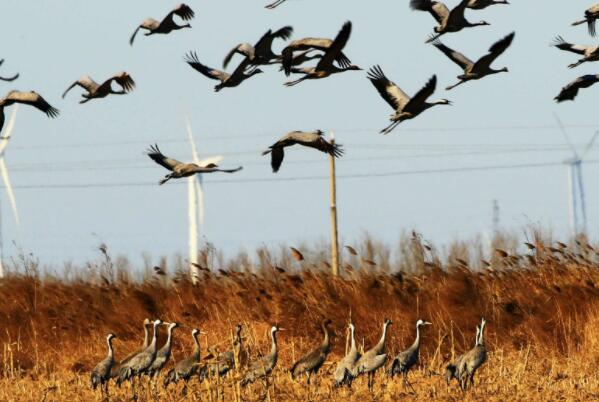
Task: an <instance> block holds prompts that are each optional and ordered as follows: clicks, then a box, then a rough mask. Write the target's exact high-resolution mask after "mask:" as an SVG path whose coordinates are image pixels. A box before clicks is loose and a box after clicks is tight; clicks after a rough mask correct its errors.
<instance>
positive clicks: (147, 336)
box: [110, 318, 152, 378]
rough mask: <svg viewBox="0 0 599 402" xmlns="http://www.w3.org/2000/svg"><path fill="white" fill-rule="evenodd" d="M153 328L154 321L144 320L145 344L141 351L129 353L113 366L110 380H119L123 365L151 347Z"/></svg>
mask: <svg viewBox="0 0 599 402" xmlns="http://www.w3.org/2000/svg"><path fill="white" fill-rule="evenodd" d="M151 326H152V321H150V319H149V318H146V319H144V322H143V327H144V343H143V344H142V345H141V347H140V348H139V349H137V350H135V351H133V352H131V353H129V354H128V355H127V356H125V358H124V359H122V360H121V361H120V362H118V363H115V364H113V366H112V369H111V370H110V378H117V377H118V375H119V371H120V369H121V366H122V365H123V364H125V363H127V362H128V361H129V360H131V359H132V358H133V357H134V356H135V355H137V354H138V353H141V352H143V351H144V350H146V348H147V347H148V346H150V327H151Z"/></svg>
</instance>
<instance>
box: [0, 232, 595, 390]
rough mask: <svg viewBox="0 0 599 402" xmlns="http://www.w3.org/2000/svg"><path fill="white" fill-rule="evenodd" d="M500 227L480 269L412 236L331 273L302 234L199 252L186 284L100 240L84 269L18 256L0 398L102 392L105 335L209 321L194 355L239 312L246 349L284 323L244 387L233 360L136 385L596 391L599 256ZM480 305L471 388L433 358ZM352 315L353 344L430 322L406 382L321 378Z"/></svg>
mask: <svg viewBox="0 0 599 402" xmlns="http://www.w3.org/2000/svg"><path fill="white" fill-rule="evenodd" d="M503 240H504V241H503V243H502V250H505V253H503V252H502V251H496V252H495V253H494V254H493V256H492V257H488V263H489V264H490V266H487V265H486V264H485V263H481V262H480V259H481V258H483V257H482V255H481V254H480V253H479V252H478V251H476V250H477V246H476V244H465V243H456V244H454V245H453V246H451V247H449V248H448V249H447V250H446V251H445V252H444V253H441V252H437V251H436V249H434V248H432V247H431V246H429V245H428V244H427V243H425V242H423V241H421V239H420V238H419V237H415V238H413V239H406V240H405V241H404V242H402V243H401V244H400V245H399V251H398V253H397V255H398V257H397V258H396V259H395V260H391V258H390V255H391V254H392V253H391V252H390V250H389V249H388V248H386V247H385V246H383V245H381V244H378V243H376V242H374V241H372V240H369V239H366V240H365V241H364V242H363V243H362V244H360V245H359V246H357V247H356V249H357V250H358V255H354V254H351V253H349V252H347V251H346V252H345V254H344V259H343V274H342V276H340V277H332V276H330V275H329V274H327V273H326V265H325V264H324V263H323V262H322V259H323V256H324V250H318V251H310V250H308V248H307V247H298V248H300V250H301V251H302V253H304V256H305V259H304V260H303V261H297V260H294V259H293V256H292V255H291V253H289V252H288V251H287V250H288V249H283V251H282V252H269V251H268V250H259V252H258V255H257V257H256V258H250V257H249V256H247V255H240V256H238V257H236V258H234V259H232V260H230V261H227V262H223V261H222V258H219V256H218V254H216V253H214V252H213V251H210V250H208V251H205V252H204V253H203V264H202V265H204V266H208V267H210V268H211V272H208V271H202V274H201V278H200V283H199V285H197V286H194V285H192V284H191V283H190V282H189V281H188V280H187V277H186V275H184V274H183V273H182V272H177V271H175V270H172V269H171V270H169V269H168V267H167V266H166V263H163V264H162V266H161V268H162V269H163V270H164V274H163V273H162V272H160V274H149V273H148V274H147V275H146V276H145V277H144V278H143V280H142V279H138V280H133V279H132V278H130V277H129V274H128V273H127V270H126V268H123V267H121V266H119V265H120V264H121V263H122V261H121V262H119V261H117V262H115V263H113V261H112V260H111V259H110V256H109V255H108V253H107V252H106V250H105V249H103V253H104V254H103V260H101V261H100V262H98V263H95V264H90V266H89V267H88V268H89V270H88V271H87V272H86V273H85V274H84V275H83V274H80V275H83V276H78V275H76V274H74V273H73V272H70V271H69V270H65V273H64V274H61V275H60V276H56V275H51V274H48V273H43V274H42V273H40V269H39V268H38V267H37V265H36V263H35V262H32V261H26V260H25V259H24V260H23V261H22V262H20V263H19V265H22V266H21V268H19V270H18V272H17V271H16V268H15V270H13V272H12V273H11V274H10V275H9V276H8V277H6V278H5V279H3V280H1V281H0V364H1V366H0V400H1V401H62V400H68V401H93V400H101V399H102V398H101V396H100V393H99V392H93V391H92V390H91V389H90V387H89V371H90V369H91V368H92V367H93V366H94V365H95V364H96V363H97V362H99V361H100V360H101V359H102V358H103V357H104V356H105V354H106V348H105V341H104V339H105V336H106V334H107V333H109V332H113V333H115V334H116V335H117V336H118V338H117V339H115V341H114V346H115V353H116V357H117V359H118V358H119V357H122V356H124V355H125V354H127V353H128V352H130V351H131V350H134V349H135V348H137V347H138V346H139V344H141V341H142V329H141V323H142V321H143V320H144V318H146V317H149V318H155V317H160V318H162V319H163V320H165V321H177V322H180V323H182V324H184V325H186V326H188V327H199V328H201V329H202V330H205V331H207V332H208V334H207V335H205V336H204V335H203V336H201V338H200V339H201V344H202V354H203V355H204V356H206V354H207V353H208V350H220V351H222V350H227V349H230V347H231V342H232V331H233V328H234V326H235V324H237V323H241V324H242V325H243V331H244V332H243V333H244V336H245V338H246V339H245V341H246V342H247V344H248V345H249V348H250V353H251V356H252V357H255V356H257V355H258V353H262V354H265V353H267V352H268V349H269V340H268V330H269V328H270V326H271V325H272V324H275V323H278V324H279V325H280V326H281V327H282V328H284V329H286V331H282V332H280V333H279V337H278V339H279V347H280V358H279V362H278V365H277V367H276V369H275V371H274V373H273V375H272V376H271V377H269V378H268V381H267V382H265V381H262V382H257V383H254V384H252V385H250V386H248V387H246V388H242V387H239V386H238V383H237V381H236V378H237V377H238V376H239V375H240V373H239V372H233V373H231V374H230V375H228V376H227V377H224V378H222V379H216V378H215V379H211V380H206V381H203V382H199V381H198V380H197V379H194V380H192V381H191V382H190V385H189V390H188V393H187V395H184V394H183V392H182V385H181V384H177V385H176V386H171V387H169V388H168V389H167V390H165V389H164V388H163V387H162V386H161V385H159V386H158V387H157V389H156V390H155V391H151V390H150V387H146V390H145V391H143V392H141V393H140V394H139V400H164V401H178V400H190V401H196V400H198V401H199V400H202V401H215V402H216V401H262V400H265V401H294V400H297V401H300V400H301V401H307V400H313V401H365V400H377V401H395V400H444V401H462V400H466V401H469V400H486V401H515V400H529V401H549V400H568V401H569V400H580V401H588V400H595V399H597V400H599V376H598V374H597V373H598V369H599V264H598V263H597V262H596V261H599V257H598V256H597V255H596V254H595V251H594V249H592V248H590V247H589V246H586V243H580V244H578V245H577V244H575V243H573V244H572V245H570V246H568V248H561V247H560V246H555V247H556V248H549V244H550V243H549V242H546V243H544V244H545V245H543V243H541V242H540V241H539V240H537V241H533V242H532V243H533V244H534V245H535V246H536V248H535V249H534V250H530V251H529V250H527V249H526V248H524V247H520V248H519V249H518V248H516V242H515V241H510V239H503ZM497 247H498V248H499V246H497ZM429 248H430V250H429ZM518 250H520V254H518ZM524 250H526V251H524ZM441 254H443V256H441ZM482 316H484V317H485V318H486V319H487V321H488V324H487V330H486V332H485V341H486V346H487V349H488V350H489V359H488V361H487V363H486V364H485V365H484V366H483V367H482V368H481V370H479V372H478V373H477V376H476V387H475V388H474V389H472V390H469V391H467V392H462V391H460V390H459V389H458V387H457V384H456V383H455V382H454V383H452V384H451V385H450V386H449V387H448V386H447V385H446V383H445V381H444V379H443V373H444V368H445V365H446V364H447V363H448V361H450V360H451V359H452V358H453V356H455V355H456V354H459V353H462V351H464V350H466V349H468V348H470V347H471V346H472V343H473V340H474V333H475V326H476V325H477V324H478V323H479V322H480V319H481V317H482ZM326 317H328V318H330V319H331V320H332V321H333V325H332V328H333V330H334V337H333V339H332V340H333V351H332V353H331V354H330V356H329V359H328V362H330V364H326V365H325V366H324V367H323V369H322V370H321V372H320V373H319V375H318V378H317V380H316V381H315V382H313V383H312V385H311V386H307V385H306V384H305V381H304V380H297V381H292V380H291V378H290V375H289V372H288V369H289V367H290V366H291V365H292V363H293V361H294V359H295V358H297V357H299V356H300V355H301V354H303V353H304V352H306V351H307V350H309V349H311V348H313V347H314V346H315V345H317V344H318V343H320V341H321V336H322V335H321V331H320V329H319V322H320V321H321V320H323V319H324V318H326ZM350 317H351V320H352V321H353V322H354V323H355V325H356V328H357V338H358V340H359V343H360V346H361V347H364V348H365V349H368V348H370V347H371V346H372V345H374V344H375V343H376V342H377V340H378V339H379V337H380V333H381V327H382V323H383V321H384V319H385V318H387V317H389V318H391V319H392V320H393V325H392V326H391V327H390V332H389V338H388V344H387V350H388V351H389V353H390V355H391V356H394V355H395V354H396V353H397V352H398V351H400V350H402V349H404V348H406V347H407V346H409V345H410V344H411V343H412V342H413V339H414V330H415V328H414V323H415V321H416V320H417V319H418V318H424V319H427V320H429V321H431V322H432V323H433V325H432V326H428V327H425V328H424V331H423V343H422V350H421V358H420V363H419V365H418V366H417V368H416V369H414V370H413V372H411V374H410V381H411V382H412V384H413V387H414V390H415V392H412V391H411V390H410V389H407V388H406V387H404V385H403V384H402V381H401V379H398V378H395V379H390V378H389V377H388V376H387V375H386V374H385V373H383V372H381V373H379V374H378V375H377V377H376V381H375V386H374V389H373V391H372V392H370V391H368V389H367V384H366V378H358V379H357V380H356V381H355V382H354V384H353V386H352V387H351V388H342V389H337V388H335V387H334V386H333V381H332V376H331V373H332V371H333V370H334V368H335V364H334V362H336V361H337V360H339V359H340V358H341V357H342V356H343V354H344V353H345V348H346V346H347V332H346V327H347V323H348V321H349V319H350ZM163 341H164V334H163V333H161V336H160V342H163ZM191 348H192V341H191V336H190V334H189V330H188V329H186V328H180V329H177V330H176V331H175V336H174V351H173V354H174V360H175V361H176V360H179V359H181V358H183V357H185V356H187V355H189V354H190V351H191ZM170 364H172V363H170ZM159 383H160V384H161V381H160V382H159ZM130 399H131V391H130V388H129V387H128V386H127V385H125V386H123V388H121V389H118V388H117V387H115V386H114V384H111V389H110V400H114V401H125V400H130Z"/></svg>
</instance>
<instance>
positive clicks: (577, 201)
mask: <svg viewBox="0 0 599 402" xmlns="http://www.w3.org/2000/svg"><path fill="white" fill-rule="evenodd" d="M555 119H556V121H557V124H558V126H559V128H560V130H561V132H562V134H563V135H564V137H565V138H566V141H567V142H568V145H570V148H571V149H572V157H571V158H568V159H566V160H565V161H564V163H565V164H566V165H567V166H568V187H569V190H570V191H569V195H568V201H569V202H568V203H569V209H570V214H569V215H570V231H571V233H572V237H576V236H578V235H579V234H586V233H587V207H586V195H585V191H584V180H583V178H582V162H583V160H584V157H585V156H586V155H587V154H588V153H589V151H590V150H591V149H592V148H593V145H594V143H595V140H596V139H597V136H598V135H599V130H597V131H596V132H595V134H594V135H593V138H591V141H589V143H588V144H587V145H586V147H585V148H584V149H583V151H582V152H581V153H579V152H578V151H577V150H576V147H575V146H574V144H573V143H572V141H571V140H570V137H569V136H568V133H567V132H566V128H565V127H564V125H563V124H562V121H561V120H560V119H559V117H558V116H557V114H556V115H555Z"/></svg>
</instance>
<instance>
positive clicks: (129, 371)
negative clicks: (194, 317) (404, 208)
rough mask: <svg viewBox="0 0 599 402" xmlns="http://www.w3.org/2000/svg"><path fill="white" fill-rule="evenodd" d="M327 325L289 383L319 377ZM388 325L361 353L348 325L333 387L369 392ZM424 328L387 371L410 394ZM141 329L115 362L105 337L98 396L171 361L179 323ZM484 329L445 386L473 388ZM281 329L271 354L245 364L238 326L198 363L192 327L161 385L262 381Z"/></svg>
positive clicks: (272, 363)
mask: <svg viewBox="0 0 599 402" xmlns="http://www.w3.org/2000/svg"><path fill="white" fill-rule="evenodd" d="M330 324H331V320H329V319H326V320H324V321H323V322H322V324H321V327H322V331H323V335H324V339H323V341H322V343H321V344H320V345H319V346H318V347H316V348H315V349H314V350H312V351H310V352H309V353H307V354H306V355H304V356H303V357H301V358H300V359H299V360H297V361H296V362H295V363H294V364H293V366H292V367H291V368H290V369H289V372H290V374H291V377H292V378H293V379H297V378H298V377H300V376H305V377H306V381H307V384H308V385H309V384H310V381H311V377H312V376H313V375H317V374H318V372H319V370H320V368H321V367H322V366H323V364H324V363H325V361H326V360H327V357H328V355H329V353H330V352H331V338H330V333H329V326H330ZM391 324H392V321H391V320H389V319H386V320H385V322H384V323H383V331H382V335H381V338H380V340H379V341H378V343H377V344H376V345H375V346H374V347H372V348H371V349H369V350H367V351H365V352H363V353H360V351H359V350H358V347H357V343H356V335H355V330H356V327H355V325H354V324H353V323H350V324H349V326H348V329H349V331H350V339H351V345H350V348H349V351H348V352H347V354H346V355H345V356H344V357H343V358H342V359H341V360H340V361H339V362H338V363H337V366H336V369H335V371H334V373H333V380H334V383H335V385H336V386H338V387H341V386H351V385H352V382H353V381H354V379H355V378H357V377H358V376H360V375H367V377H368V387H369V389H372V386H373V384H374V376H375V373H376V372H377V371H378V370H380V369H382V368H383V367H384V366H385V364H386V362H387V360H388V354H387V352H386V346H385V344H386V340H387V330H388V327H389V325H391ZM161 325H166V326H167V328H168V329H167V339H166V342H165V344H164V345H163V346H162V347H161V348H158V346H157V335H158V327H159V326H161ZM426 325H432V324H431V323H430V322H428V321H423V320H421V319H420V320H418V321H417V322H416V339H415V340H414V343H413V344H412V345H411V346H410V347H409V348H407V349H406V350H404V351H402V352H400V353H399V354H398V355H397V356H395V358H393V359H392V360H391V363H390V365H389V366H388V368H387V373H388V375H389V376H391V377H394V376H395V375H402V377H403V383H404V385H407V386H409V387H410V388H411V389H412V390H414V389H413V387H412V385H411V384H410V382H409V381H408V373H409V371H410V370H411V369H412V368H413V367H414V366H415V365H416V364H417V363H418V360H419V356H420V344H421V334H420V328H421V327H422V326H426ZM143 327H144V342H143V344H142V346H141V347H140V348H139V349H138V350H136V351H135V352H133V353H131V354H129V355H128V356H127V357H125V358H124V359H122V360H120V361H117V360H115V357H114V350H113V346H112V340H113V339H114V338H116V336H115V335H114V334H112V333H110V334H108V336H107V338H106V341H107V344H108V355H107V356H106V358H105V359H104V360H102V361H101V362H100V363H98V364H97V365H96V366H95V368H94V369H93V370H92V372H91V385H92V388H93V389H96V388H97V387H98V386H100V389H101V391H102V393H103V394H106V395H108V387H109V382H110V380H111V379H114V380H115V381H116V383H117V385H119V386H120V385H121V384H122V383H123V382H125V381H129V382H130V383H131V389H132V392H133V396H134V397H136V395H137V393H136V385H135V381H136V380H137V382H138V387H139V386H143V383H142V378H143V377H144V376H146V377H148V378H149V379H150V381H151V382H152V385H155V381H156V380H157V379H158V377H159V376H160V375H161V374H162V372H163V370H164V369H165V368H166V366H167V363H168V362H169V360H170V358H171V352H172V341H173V331H174V330H175V329H176V328H177V327H180V325H179V324H178V323H175V322H173V323H163V322H162V321H161V320H160V319H157V320H155V321H150V320H149V319H146V320H145V321H144V323H143ZM151 327H153V334H152V337H151V338H150V328H151ZM484 328H485V320H484V318H483V320H482V323H481V325H480V327H477V334H476V342H475V346H474V348H473V349H471V350H469V351H467V352H466V353H464V354H463V355H461V356H459V357H458V358H456V359H455V361H453V362H451V363H450V364H449V365H448V366H447V368H446V380H447V382H448V384H449V382H450V381H451V379H452V378H455V379H457V380H458V381H459V383H460V386H461V388H462V389H466V388H467V387H468V383H470V384H474V380H473V378H474V374H475V372H476V370H477V369H478V368H479V367H480V366H481V365H482V364H483V363H484V362H485V360H486V356H487V354H486V348H485V344H484V340H483V331H484ZM281 330H282V329H281V328H279V327H278V326H277V325H275V326H273V327H272V328H271V330H270V342H271V349H270V352H269V353H268V354H267V355H265V356H262V357H260V358H258V359H256V360H254V361H250V359H249V353H248V350H247V347H246V346H245V345H244V342H243V340H244V338H243V337H242V335H241V325H237V327H236V329H235V337H234V340H233V342H232V348H231V349H230V350H228V351H226V352H222V353H218V352H216V351H213V352H211V354H210V356H209V357H207V358H206V357H205V358H204V359H201V355H200V342H199V341H198V336H199V335H200V334H201V333H205V332H202V331H200V330H199V329H195V328H194V329H192V331H191V335H192V338H193V341H194V345H195V347H194V350H193V352H192V354H191V355H190V356H188V357H187V358H184V359H182V360H179V361H178V362H176V363H175V364H174V366H173V368H171V369H170V370H168V371H167V372H166V374H165V375H163V384H164V386H165V387H168V386H169V384H171V383H176V382H178V381H180V380H183V381H184V382H185V387H184V390H183V392H187V383H188V381H189V380H191V379H192V378H193V377H197V378H198V379H199V380H200V381H202V380H204V379H206V378H209V377H211V376H219V377H223V376H225V375H227V373H230V372H233V370H234V369H235V370H236V371H237V374H236V378H235V381H238V382H239V384H240V385H241V386H246V385H248V384H250V383H253V382H255V381H257V380H259V379H267V378H268V376H269V375H270V374H271V373H272V371H273V370H274V368H275V367H276V365H277V362H278V353H279V349H278V344H277V336H276V335H277V332H278V331H281Z"/></svg>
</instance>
